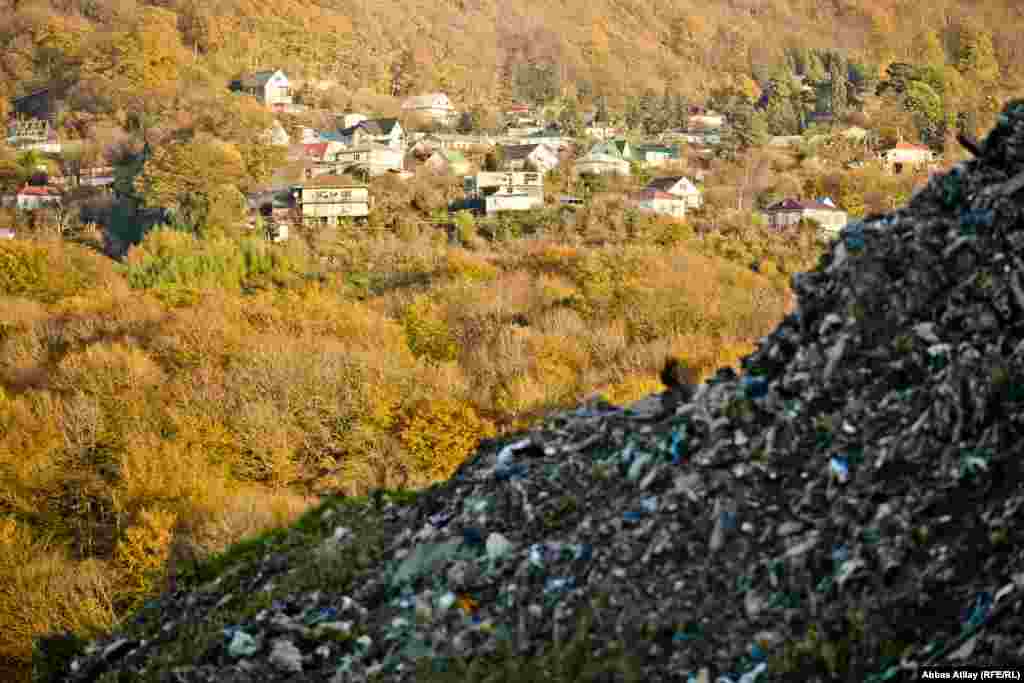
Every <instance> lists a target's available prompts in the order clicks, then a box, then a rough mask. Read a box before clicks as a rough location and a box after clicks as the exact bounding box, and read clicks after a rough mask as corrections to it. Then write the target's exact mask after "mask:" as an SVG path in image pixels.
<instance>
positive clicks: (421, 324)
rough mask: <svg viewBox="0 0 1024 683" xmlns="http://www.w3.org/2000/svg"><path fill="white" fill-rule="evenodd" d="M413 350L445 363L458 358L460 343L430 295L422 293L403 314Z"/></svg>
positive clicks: (416, 353)
mask: <svg viewBox="0 0 1024 683" xmlns="http://www.w3.org/2000/svg"><path fill="white" fill-rule="evenodd" d="M402 322H403V324H404V325H405V334H406V339H407V340H408V342H409V349H410V350H411V351H412V352H413V354H414V355H416V356H417V357H425V358H427V359H428V360H431V361H434V362H438V363H443V362H446V361H452V360H455V358H457V357H458V353H459V345H458V342H457V341H456V340H455V337H454V336H453V335H452V332H451V330H450V329H449V328H448V323H447V322H445V321H444V320H443V319H442V318H441V317H440V313H439V311H438V310H437V307H436V306H435V305H434V304H433V303H432V302H431V301H430V299H428V298H427V297H426V296H418V297H416V300H415V301H413V302H412V304H410V305H409V306H408V307H406V309H405V312H404V313H403V315H402Z"/></svg>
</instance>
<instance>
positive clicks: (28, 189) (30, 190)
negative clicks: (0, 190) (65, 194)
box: [18, 185, 60, 197]
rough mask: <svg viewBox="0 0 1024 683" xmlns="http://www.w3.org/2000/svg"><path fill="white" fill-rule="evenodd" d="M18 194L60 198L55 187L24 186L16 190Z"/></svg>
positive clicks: (58, 191)
mask: <svg viewBox="0 0 1024 683" xmlns="http://www.w3.org/2000/svg"><path fill="white" fill-rule="evenodd" d="M18 194H19V195H27V196H30V197H58V196H60V190H58V189H57V188H55V187H46V186H43V185H26V186H25V187H23V188H21V189H20V190H18Z"/></svg>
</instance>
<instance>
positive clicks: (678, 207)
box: [0, 69, 949, 242]
mask: <svg viewBox="0 0 1024 683" xmlns="http://www.w3.org/2000/svg"><path fill="white" fill-rule="evenodd" d="M805 89H808V90H809V87H807V86H805ZM226 90H228V91H230V92H231V93H233V94H238V95H242V96H245V97H249V98H252V99H253V100H254V101H255V102H257V103H259V105H260V106H262V107H264V108H265V109H266V111H267V112H269V113H270V114H272V115H273V116H274V118H273V119H272V125H271V126H270V127H269V128H268V129H266V130H261V131H250V134H252V135H253V136H255V137H257V138H258V140H259V141H260V144H262V145H265V146H267V147H270V148H275V149H278V150H281V153H280V154H279V156H278V157H277V158H278V159H279V160H280V167H279V168H278V170H276V171H275V172H273V173H272V174H271V177H269V178H268V181H267V182H266V183H264V184H263V186H261V187H258V188H254V189H252V190H250V191H249V192H248V193H247V195H246V198H245V199H246V207H247V214H248V218H247V219H246V220H245V226H246V227H247V229H249V230H258V231H259V232H260V233H262V234H264V235H265V236H266V238H267V239H268V240H270V241H272V242H282V241H285V240H287V239H288V237H289V235H290V234H292V233H294V231H295V229H296V227H298V226H306V227H315V226H318V225H319V226H327V225H330V226H339V225H342V224H343V223H345V222H351V223H359V222H365V220H366V219H367V217H368V216H369V215H370V214H371V212H373V211H374V210H375V209H374V192H373V180H374V179H377V178H380V177H382V176H390V177H393V178H396V179H399V180H401V181H408V180H410V179H415V178H424V177H429V178H434V179H436V178H438V177H445V176H447V177H454V178H457V179H460V180H461V181H462V183H461V184H462V186H463V190H464V192H463V196H461V197H459V198H457V199H453V200H452V201H451V202H450V203H449V205H448V211H447V214H446V215H447V217H446V216H440V217H435V218H433V219H432V222H434V223H435V224H444V223H446V222H450V217H451V216H452V215H454V214H455V213H456V212H457V211H460V210H464V211H469V212H471V213H472V214H473V215H476V216H479V217H482V218H483V219H484V220H486V219H487V218H488V217H491V218H493V217H496V216H497V215H499V214H504V213H509V212H529V211H531V210H534V209H540V208H544V207H552V206H554V207H562V208H563V210H564V211H563V213H565V212H569V213H571V212H572V211H573V210H574V209H575V208H576V207H579V206H582V205H586V204H587V203H588V202H590V201H592V200H594V199H595V198H600V199H602V200H604V201H608V200H619V201H620V202H621V204H622V206H623V207H629V208H632V209H635V210H637V211H640V212H647V213H652V214H657V215H660V216H664V217H668V218H671V219H676V220H685V219H686V218H687V216H688V215H691V214H693V213H694V212H699V211H700V210H701V207H702V206H703V204H704V201H703V195H704V193H705V192H706V190H707V189H708V186H707V185H706V182H705V180H706V172H707V170H708V169H709V168H710V167H711V163H712V161H713V160H715V159H720V158H723V157H724V158H735V155H736V153H737V150H738V147H741V146H742V147H743V148H744V149H746V150H748V151H749V150H750V149H751V148H755V147H758V148H761V149H766V150H777V151H789V152H791V153H793V152H795V150H798V149H801V148H806V147H808V146H812V145H814V144H816V143H821V142H822V141H826V140H827V141H832V140H842V141H845V142H847V143H849V144H852V145H854V146H856V145H862V148H861V150H860V152H859V153H858V154H856V155H855V158H852V159H849V160H848V161H846V162H845V163H844V164H843V166H842V167H843V168H845V169H857V168H865V167H869V166H871V167H876V168H878V169H880V170H881V171H883V172H884V173H887V174H891V175H900V174H904V173H907V174H913V173H920V172H922V171H927V172H929V173H933V172H935V171H937V170H939V169H940V168H942V167H948V166H949V163H946V164H945V165H944V164H943V161H942V159H940V158H939V157H938V156H937V155H936V154H935V152H934V151H933V150H932V149H930V148H929V147H927V146H924V145H920V144H913V143H910V142H906V141H903V140H902V139H900V140H899V141H898V142H896V143H895V144H890V145H885V144H883V143H882V142H880V141H879V139H878V135H877V134H875V133H873V131H871V130H869V129H866V128H864V127H861V126H856V125H832V123H834V122H833V118H834V117H833V116H832V115H831V113H830V112H829V110H828V106H827V105H826V106H824V107H821V108H819V109H816V110H815V111H814V112H812V113H811V115H810V119H811V120H813V121H816V122H818V124H820V125H819V126H818V127H816V128H815V129H813V130H812V131H811V134H808V135H776V136H768V135H765V134H764V132H763V131H760V132H758V131H751V130H749V127H750V125H751V122H750V120H749V115H748V118H747V119H746V120H745V121H737V116H738V115H737V114H734V115H729V114H723V113H720V112H717V111H715V110H713V109H711V108H709V107H706V106H696V105H694V106H688V107H686V108H685V109H686V110H685V113H683V114H682V115H677V116H676V119H677V122H678V121H681V122H682V123H683V125H679V126H674V127H672V126H665V127H660V128H659V127H653V128H652V127H651V126H649V125H644V126H642V127H640V128H637V127H633V128H630V127H629V126H628V125H627V123H626V122H625V121H624V117H623V116H622V115H615V114H610V113H609V112H608V111H607V110H606V109H597V108H595V109H591V110H585V111H582V112H576V111H575V110H572V111H564V110H563V111H561V112H552V111H551V110H550V108H545V107H542V106H540V105H536V104H529V103H513V104H511V105H509V106H507V107H505V108H504V110H503V111H502V112H501V116H500V122H501V124H500V127H499V129H497V130H493V131H487V132H485V131H482V130H479V128H480V126H479V125H475V124H474V121H473V118H474V117H473V112H468V111H461V112H460V111H459V109H458V108H457V107H456V106H455V104H453V103H452V101H451V99H450V98H449V97H448V96H447V95H446V94H444V93H440V92H438V93H430V94H423V95H413V96H410V97H407V98H405V99H404V100H403V101H402V103H401V115H400V116H399V117H390V118H388V117H377V116H374V115H373V114H372V113H362V112H353V111H345V112H334V111H326V110H313V109H311V108H310V107H309V106H307V105H304V104H301V103H298V102H296V101H295V97H294V96H293V87H292V84H291V81H290V79H289V77H288V75H287V74H286V73H285V72H284V71H283V70H282V69H268V70H263V71H255V72H250V73H245V74H241V75H240V76H239V77H238V78H236V79H234V80H232V81H231V82H230V83H229V84H227V85H226ZM766 98H767V95H766V96H765V97H762V100H761V103H762V104H765V103H766V102H767V99H766ZM666 99H667V98H666ZM669 104H670V103H669V102H668V101H666V103H665V105H666V106H669ZM11 105H12V106H11V113H12V118H11V120H10V121H9V122H8V125H7V139H6V142H7V144H8V145H9V146H10V147H11V148H13V149H14V150H15V151H16V152H17V153H18V154H20V156H19V163H22V164H23V165H25V164H27V165H28V166H31V167H32V168H31V172H30V173H28V174H27V176H28V177H26V178H25V182H24V183H23V184H21V185H20V186H18V187H17V188H16V189H15V190H13V191H10V192H8V193H6V194H4V195H3V196H2V204H3V206H5V207H9V208H12V209H14V210H15V213H14V214H13V215H9V218H8V221H9V225H5V226H3V227H2V228H0V229H2V230H3V232H0V235H3V236H4V237H5V238H8V239H13V238H15V237H17V236H18V234H19V233H20V232H21V233H24V232H25V230H24V228H21V226H37V225H45V224H49V225H52V226H53V227H55V228H56V230H57V231H58V232H59V233H60V232H63V231H64V230H65V229H66V228H67V226H68V225H69V224H70V223H71V222H73V220H75V219H76V218H80V217H81V216H83V215H85V213H87V211H86V212H85V213H83V212H81V211H79V212H78V214H77V215H76V211H75V208H76V205H77V206H78V207H81V206H83V205H85V204H88V203H89V202H90V200H91V201H92V203H95V202H96V199H97V197H104V196H106V197H108V201H113V202H115V203H116V202H117V201H118V198H119V194H123V190H119V189H118V188H117V187H116V176H117V169H116V168H115V167H114V166H112V165H110V164H109V163H108V164H106V165H104V164H103V163H97V162H94V163H93V164H88V165H87V164H85V163H82V159H81V151H80V145H79V146H74V145H72V146H66V145H62V141H61V140H60V139H59V138H58V136H57V134H56V133H55V129H54V126H53V122H54V121H55V119H56V117H57V116H58V114H59V113H60V111H61V107H62V103H61V102H59V101H57V100H55V99H53V97H52V95H51V93H50V92H49V91H47V90H42V91H39V92H36V93H32V94H30V95H26V96H23V97H21V98H17V99H15V100H14V101H12V103H11ZM285 116H299V117H302V118H304V119H305V120H309V119H310V118H317V119H319V120H320V121H324V122H330V123H329V124H327V125H320V126H319V127H313V126H308V125H294V119H293V121H292V123H293V125H290V126H289V128H291V132H289V130H288V129H286V127H285V126H284V125H282V118H283V117H285ZM822 125H824V126H827V127H825V128H822V127H821V126H822ZM738 126H745V127H746V128H747V130H744V131H738V130H737V127H738ZM751 135H754V136H755V137H756V139H749V138H750V137H751ZM147 149H148V148H147ZM147 149H144V150H143V151H142V153H141V156H139V155H137V156H136V157H135V158H129V159H128V160H127V161H128V163H129V164H130V163H138V162H139V161H141V162H142V163H145V160H146V158H147V156H146V155H147V154H148V151H147ZM804 154H806V152H805V153H804ZM816 159H817V158H816ZM818 160H819V161H821V160H820V159H818ZM823 163H825V164H828V163H831V162H828V161H824V162H823ZM122 165H123V164H122ZM823 172H824V170H823ZM552 178H555V179H557V180H555V183H557V184H558V185H559V187H558V188H555V187H553V186H552V183H551V182H547V181H550V180H552ZM610 179H614V180H613V183H612V184H614V187H610V186H609V185H610V183H609V180H610ZM163 208H166V207H160V206H154V207H150V209H149V211H150V214H149V215H150V216H156V217H157V219H158V220H159V216H160V215H162V214H160V210H161V209H163ZM154 210H155V211H156V212H157V213H155V214H154V213H153V211H154ZM759 210H760V212H761V216H762V218H763V220H764V222H765V223H766V224H767V225H769V226H771V227H772V228H775V229H778V230H783V229H784V228H786V227H787V226H791V225H794V224H798V223H799V222H800V221H803V220H807V221H813V222H814V223H815V224H817V225H818V226H819V228H820V235H821V237H822V238H823V239H829V238H833V237H835V236H836V235H837V234H838V231H839V230H840V229H841V228H842V226H843V225H845V224H846V222H847V220H848V214H847V211H846V210H845V209H844V207H843V206H840V205H838V204H837V202H836V201H835V200H834V199H833V198H830V197H819V196H800V195H792V196H784V197H778V198H776V199H775V200H774V201H770V202H765V203H764V204H763V205H762V206H761V207H759ZM19 228H21V229H19Z"/></svg>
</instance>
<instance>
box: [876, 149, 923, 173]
mask: <svg viewBox="0 0 1024 683" xmlns="http://www.w3.org/2000/svg"><path fill="white" fill-rule="evenodd" d="M880 156H881V160H882V164H883V165H884V166H885V169H886V170H887V171H890V172H891V173H902V172H903V171H904V169H918V168H923V167H925V166H927V165H928V164H930V163H932V162H934V161H935V153H934V152H932V151H931V150H930V149H928V148H927V147H925V146H923V145H913V144H911V143H909V142H901V143H899V144H898V145H896V146H895V147H892V148H890V149H887V150H885V151H884V152H882V154H881V155H880Z"/></svg>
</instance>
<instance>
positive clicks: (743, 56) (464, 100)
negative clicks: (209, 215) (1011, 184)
mask: <svg viewBox="0 0 1024 683" xmlns="http://www.w3.org/2000/svg"><path fill="white" fill-rule="evenodd" d="M0 11H2V12H3V15H4V16H5V17H6V19H5V21H4V25H3V27H0V46H2V47H0V94H4V95H7V96H16V95H21V94H25V93H27V92H31V91H34V90H35V89H38V88H40V87H48V86H56V87H57V88H58V90H59V91H60V93H61V95H65V96H66V97H67V98H68V103H69V107H70V111H71V113H69V114H68V120H67V121H65V122H64V123H65V126H66V127H67V129H68V130H69V131H77V134H78V135H79V136H81V137H95V136H96V135H97V134H98V133H99V132H100V131H102V130H105V126H106V125H107V124H110V123H122V124H126V123H130V124H132V125H135V126H146V125H149V126H158V125H159V124H161V123H162V124H163V125H164V127H170V128H178V127H180V125H181V124H184V123H186V120H188V119H192V118H195V117H196V116H199V115H200V114H201V113H202V112H203V111H205V110H208V109H209V107H210V106H212V105H213V104H214V103H215V100H216V98H217V96H218V95H220V94H222V91H223V90H224V86H225V84H226V83H227V80H228V79H229V78H231V77H233V76H234V75H236V74H237V73H239V72H240V71H243V70H246V69H254V68H269V67H274V68H283V69H285V70H286V71H287V73H288V74H289V75H290V76H291V77H292V78H293V82H297V83H298V84H299V88H298V91H299V95H300V97H302V99H304V101H305V102H307V103H310V104H313V105H326V106H328V107H330V108H334V109H341V108H345V107H347V106H349V105H353V106H357V107H361V108H367V109H375V110H378V111H381V112H382V113H383V112H386V111H387V110H389V109H392V110H393V109H394V108H395V105H396V102H397V100H396V99H395V98H399V97H402V96H405V95H408V94H415V93H418V92H427V91H434V90H441V91H445V92H447V93H448V94H449V95H450V96H451V97H452V99H453V101H454V102H455V103H456V106H458V107H460V108H464V109H469V108H472V107H488V106H494V105H497V104H500V103H505V102H508V101H511V100H512V99H528V100H532V101H535V102H539V103H543V102H551V101H558V100H562V101H564V100H567V99H568V100H574V101H579V102H581V103H584V104H591V103H594V102H595V101H597V100H602V101H604V102H606V103H607V104H608V106H609V107H610V108H611V109H612V110H614V111H620V112H621V111H625V109H626V108H627V104H628V102H627V100H628V99H629V98H630V97H634V98H640V97H643V96H645V95H646V96H647V97H648V99H649V100H650V99H651V96H652V95H653V94H656V95H657V96H658V97H660V96H661V95H662V93H664V92H666V91H671V92H672V93H673V94H678V95H680V96H681V97H683V98H685V99H686V100H687V101H690V102H698V101H699V102H701V103H703V102H704V101H706V100H707V98H708V97H710V96H711V95H712V94H714V93H715V92H718V93H723V92H726V93H728V92H733V93H737V94H742V95H744V96H746V97H750V98H757V97H759V96H760V95H762V94H763V93H764V92H765V91H769V92H770V93H772V94H774V95H775V101H773V102H771V103H768V102H764V103H763V104H770V105H771V106H769V113H770V114H771V115H772V116H773V117H774V118H775V119H776V127H780V128H781V127H785V118H786V116H787V114H786V112H785V111H783V110H784V109H786V108H787V107H788V106H789V104H787V102H786V100H787V99H788V96H789V94H790V93H789V91H788V89H789V88H790V85H791V84H790V82H789V79H790V78H791V77H792V76H800V77H803V78H805V79H806V80H807V81H808V82H810V83H812V84H815V85H816V84H819V83H831V84H834V85H832V86H830V87H831V89H832V90H833V91H837V92H833V93H832V95H833V96H836V95H838V98H837V103H838V104H839V107H840V108H842V106H843V105H844V104H845V100H846V99H847V96H846V93H845V90H846V89H847V88H851V89H853V90H861V91H865V92H866V91H867V90H866V88H867V86H871V85H874V84H875V83H877V82H878V81H879V80H885V79H886V78H887V75H888V76H889V77H891V76H892V71H891V70H889V67H890V65H892V64H893V63H896V64H897V65H900V64H902V65H907V66H910V68H911V69H913V70H920V69H923V70H925V72H924V73H921V72H913V73H911V72H904V73H903V74H902V76H900V75H899V74H898V73H897V76H896V79H895V80H896V87H895V88H894V89H893V93H891V94H894V95H900V96H903V95H905V94H908V93H905V92H904V86H907V87H909V88H910V92H909V99H910V101H911V102H912V104H913V108H914V109H916V110H917V111H919V112H920V113H921V115H922V116H924V117H925V118H932V119H935V120H937V121H939V120H942V115H943V113H946V114H949V113H952V115H954V116H955V115H956V114H959V113H961V112H970V115H971V116H977V115H980V116H982V117H985V116H991V115H992V113H993V112H994V109H995V102H996V101H997V100H996V98H998V96H999V95H1000V93H1001V92H1009V91H1013V90H1015V89H1017V88H1018V86H1019V84H1020V76H1019V75H1017V73H1016V71H1015V70H1014V69H1013V68H1012V67H1013V65H1014V64H1016V63H1017V62H1018V61H1019V60H1020V53H1021V51H1022V50H1024V47H1022V46H1021V44H1020V40H1019V35H1020V32H1021V29H1022V28H1024V14H1022V12H1024V10H1022V9H1021V8H1020V6H1019V4H1018V3H1016V2H1013V1H1012V0H992V1H990V2H980V1H975V2H955V1H954V0H938V1H937V2H931V3H917V2H911V1H909V0H835V1H834V2H827V3H823V2H817V1H816V0H763V1H762V0H731V1H729V2H716V3H710V6H709V3H698V2H693V1H691V0H682V1H679V2H672V3H658V2H653V1H650V0H596V1H595V2H588V3H578V2H565V3H555V4H552V3H548V2H529V1H527V0H515V1H514V2H504V3H496V2H490V1H489V0H483V1H465V2H443V3H435V2H393V1H384V2H376V3H368V2H359V3H347V2H346V3H332V2H297V1H295V0H283V1H281V2H274V3H263V2H255V1H252V0H218V1H217V2H199V1H198V0H169V1H167V2H159V3H152V4H143V3H138V2H135V1H134V0H90V1H88V2H80V1H78V0H69V1H66V2H65V1H61V0H51V1H50V2H47V1H45V0H39V1H32V2H26V1H25V0H14V1H11V0H9V1H7V2H4V3H3V4H2V9H0ZM833 57H835V58H833ZM844 67H845V68H844ZM843 71H846V72H847V75H848V76H849V78H847V79H840V78H832V76H833V75H834V74H838V73H842V72H843ZM908 76H911V78H910V79H908V78H907V77H908ZM3 89H6V90H7V92H3ZM851 94H852V93H851ZM900 103H901V104H902V103H905V102H904V100H903V99H902V98H901V99H900ZM883 104H884V102H883ZM129 119H130V121H129ZM175 122H177V124H179V125H177V126H175V125H174V123H175ZM984 123H985V121H981V122H980V123H978V124H976V125H981V126H983V125H984Z"/></svg>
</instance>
